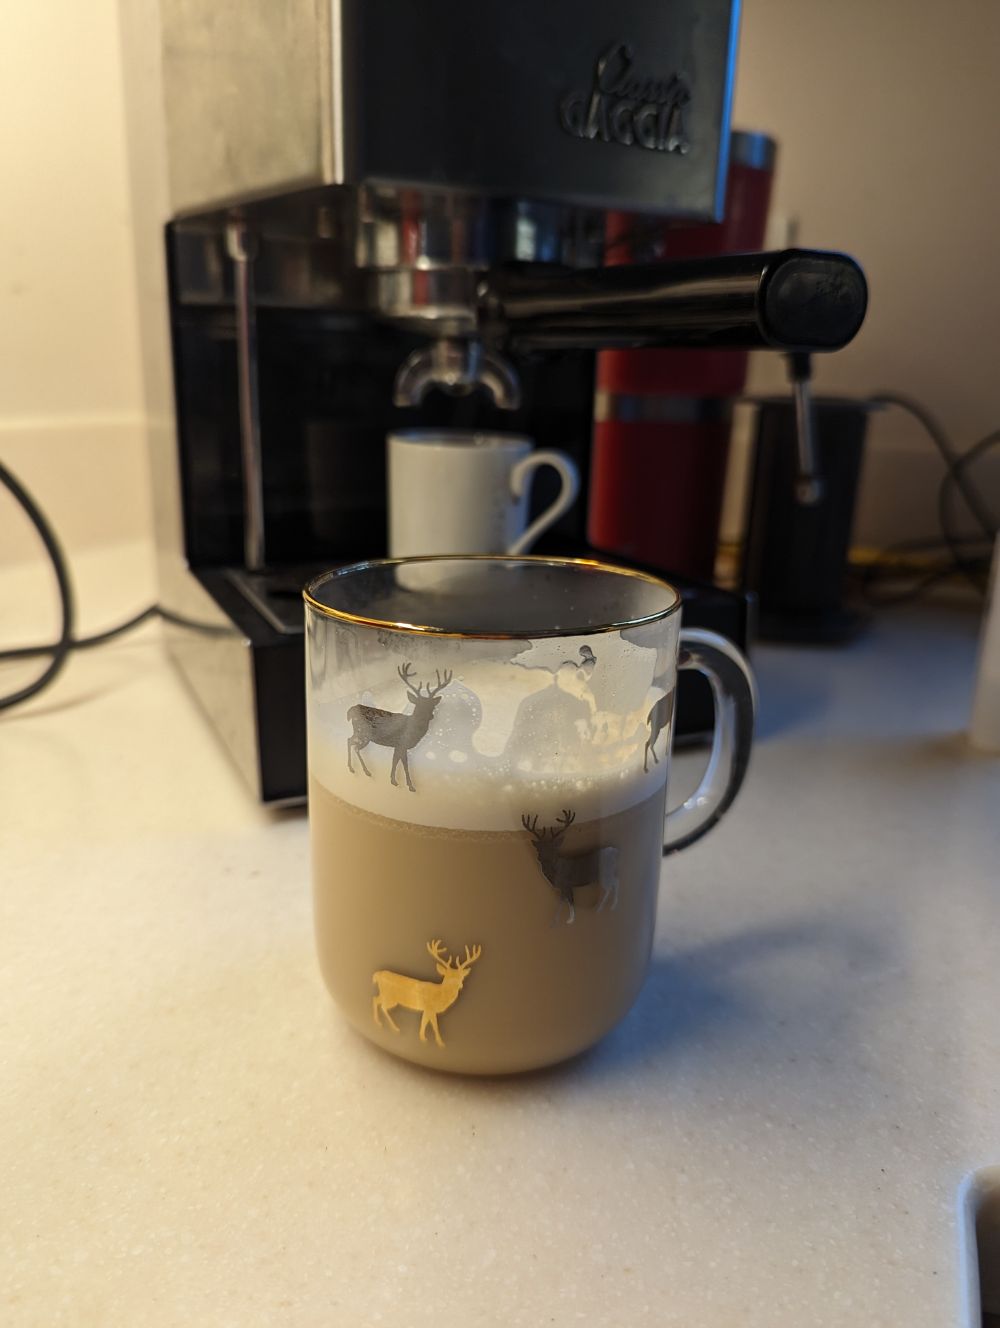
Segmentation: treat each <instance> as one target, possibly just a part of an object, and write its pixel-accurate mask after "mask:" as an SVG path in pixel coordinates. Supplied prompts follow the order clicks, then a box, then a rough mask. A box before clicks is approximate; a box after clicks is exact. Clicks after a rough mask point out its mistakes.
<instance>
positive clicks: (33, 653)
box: [0, 462, 232, 710]
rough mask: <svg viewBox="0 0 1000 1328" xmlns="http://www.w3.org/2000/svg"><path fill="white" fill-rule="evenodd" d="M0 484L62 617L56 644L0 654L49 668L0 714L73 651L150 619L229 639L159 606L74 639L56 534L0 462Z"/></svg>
mask: <svg viewBox="0 0 1000 1328" xmlns="http://www.w3.org/2000/svg"><path fill="white" fill-rule="evenodd" d="M0 484H3V485H4V486H5V488H6V489H7V490H8V491H9V492H10V493H11V495H12V496H13V498H14V499H15V501H16V502H18V503H19V504H20V506H21V507H22V509H23V510H24V512H25V515H26V516H27V517H28V519H29V521H30V522H31V524H32V525H33V526H34V528H35V530H36V531H37V533H38V537H39V539H40V540H41V541H42V545H43V547H44V549H45V552H46V554H47V555H48V559H49V562H50V563H51V565H52V571H53V573H54V574H55V578H56V585H57V587H58V590H59V604H60V613H61V625H60V630H59V639H58V640H57V641H52V642H50V643H48V644H45V645H34V646H17V647H14V648H12V649H10V650H0V663H10V662H12V661H15V660H23V659H40V658H44V657H45V656H50V658H49V662H48V664H47V665H46V666H45V668H44V669H43V670H42V672H41V673H40V674H39V675H38V677H37V678H36V679H35V680H34V682H31V683H29V684H28V685H27V686H26V687H22V688H20V689H19V690H18V691H16V692H11V693H10V694H9V695H8V696H0V710H9V709H11V707H13V706H16V705H21V704H22V703H23V702H24V701H28V700H30V699H31V697H33V696H37V695H38V693H39V692H41V691H43V690H44V688H46V687H48V685H49V684H50V683H51V682H53V681H54V680H55V678H56V675H57V674H58V673H59V672H60V670H61V669H62V668H63V667H64V666H65V664H66V661H67V660H68V659H69V656H70V654H71V653H72V652H73V651H74V650H89V649H91V648H92V647H94V646H102V645H104V644H105V642H107V641H113V640H114V639H115V637H118V636H122V635H123V634H124V633H125V632H131V631H132V630H133V629H134V628H136V627H141V626H142V624H143V623H144V622H148V621H149V619H151V618H162V619H163V620H164V621H165V622H169V623H173V624H175V625H176V626H178V627H187V628H190V629H191V630H193V631H197V632H206V633H210V634H211V635H213V636H217V635H230V634H231V633H232V628H230V627H225V626H221V625H218V624H215V623H203V622H196V621H195V620H194V619H192V618H185V617H183V616H182V615H181V614H179V613H173V612H172V611H171V610H170V609H164V608H162V607H161V606H160V605H159V604H150V605H149V607H148V608H145V609H143V610H142V612H141V613H137V614H135V615H134V616H133V617H131V618H128V619H127V620H126V621H125V622H122V623H118V624H117V625H116V626H115V627H109V628H107V629H106V630H105V631H103V632H95V633H93V635H91V636H79V637H77V636H74V635H73V626H74V620H75V606H74V597H73V587H72V583H71V581H70V575H69V566H68V564H67V562H66V557H65V555H64V553H63V551H62V548H61V547H60V544H59V541H58V539H57V538H56V535H55V532H54V531H53V529H52V527H51V526H50V525H49V522H48V520H47V519H46V517H45V515H44V513H43V512H42V510H41V508H40V507H39V506H38V504H37V503H36V502H35V500H34V499H33V498H32V496H31V494H30V493H28V491H27V489H26V488H25V487H24V485H23V484H22V483H21V482H20V480H18V479H17V478H16V476H14V475H12V474H11V472H10V471H9V470H8V469H7V467H6V466H4V465H3V463H2V462H0Z"/></svg>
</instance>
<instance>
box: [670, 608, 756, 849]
mask: <svg viewBox="0 0 1000 1328" xmlns="http://www.w3.org/2000/svg"><path fill="white" fill-rule="evenodd" d="M677 667H678V669H697V671H698V672H699V673H703V674H704V675H705V677H706V678H707V679H708V681H709V682H710V683H711V686H712V698H713V700H714V702H715V732H714V734H713V737H712V752H711V755H710V756H709V758H708V767H707V769H706V770H705V773H704V775H703V776H702V778H701V783H700V784H699V785H698V787H697V788H696V789H695V791H694V792H693V793H692V794H691V796H690V798H688V799H687V801H686V802H682V803H681V805H680V806H679V807H676V808H675V809H674V810H673V811H672V812H668V813H667V819H666V826H665V835H666V839H665V840H664V844H663V852H664V855H666V854H667V853H676V852H677V850H678V849H682V848H687V846H688V845H689V844H693V843H694V842H695V840H696V839H700V838H701V837H702V835H705V834H707V833H708V832H709V830H711V828H712V826H714V825H716V824H717V823H718V822H719V821H720V820H721V819H722V817H723V816H724V815H725V813H726V812H727V811H728V810H729V808H730V806H731V805H732V801H733V799H734V798H735V797H736V795H737V793H738V792H739V791H740V785H741V784H742V783H743V778H744V776H745V775H746V772H747V766H748V765H749V763H750V749H751V747H752V745H753V729H754V718H755V716H756V713H757V688H756V684H755V683H754V677H753V674H752V673H751V671H750V665H749V663H748V662H747V660H746V659H745V657H744V656H743V655H742V654H741V652H740V651H739V650H737V649H736V647H735V646H734V645H733V643H732V642H731V641H727V640H726V638H725V637H724V636H719V635H718V634H717V633H716V632H709V631H706V630H704V629H703V628H700V627H689V628H682V629H681V636H680V654H679V656H678V660H677Z"/></svg>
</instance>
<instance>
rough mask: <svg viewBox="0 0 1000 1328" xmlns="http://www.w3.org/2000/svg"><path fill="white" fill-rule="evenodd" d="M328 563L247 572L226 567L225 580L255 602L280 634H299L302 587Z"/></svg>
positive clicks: (302, 622) (301, 629)
mask: <svg viewBox="0 0 1000 1328" xmlns="http://www.w3.org/2000/svg"><path fill="white" fill-rule="evenodd" d="M331 566H335V564H331V563H314V564H311V565H305V566H296V567H275V568H269V569H268V570H267V571H265V572H247V571H245V570H244V569H243V568H229V569H227V571H226V580H227V581H229V582H230V584H231V585H233V586H235V587H236V589H237V590H238V591H239V592H240V594H241V595H243V597H244V598H245V599H247V600H249V601H250V603H251V604H252V605H253V606H254V608H255V609H256V610H257V612H258V613H259V614H260V615H261V617H262V618H263V619H264V620H265V621H266V622H267V623H269V624H270V625H271V626H272V627H273V628H274V630H275V631H276V632H280V633H281V634H282V635H283V636H301V635H302V634H303V632H304V631H305V626H306V624H305V615H304V613H303V608H302V587H303V586H304V585H306V583H307V582H309V581H311V580H312V579H313V577H314V576H319V574H320V573H321V572H327V571H329V570H330V567H331Z"/></svg>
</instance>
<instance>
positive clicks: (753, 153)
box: [587, 131, 776, 581]
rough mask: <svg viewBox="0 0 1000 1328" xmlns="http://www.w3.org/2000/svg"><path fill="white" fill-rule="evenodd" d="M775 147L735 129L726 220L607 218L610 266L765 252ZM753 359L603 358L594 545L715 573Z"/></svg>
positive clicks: (692, 571) (591, 517) (693, 572)
mask: <svg viewBox="0 0 1000 1328" xmlns="http://www.w3.org/2000/svg"><path fill="white" fill-rule="evenodd" d="M775 152H776V148H775V143H774V140H773V139H771V138H768V137H767V135H765V134H751V133H743V132H739V131H736V132H734V133H733V134H732V136H731V139H730V152H729V171H728V176H727V187H726V211H725V216H724V218H723V220H722V221H721V222H720V223H718V224H716V225H698V226H685V225H682V224H681V225H679V224H677V223H676V222H674V223H664V222H662V221H658V220H654V219H650V218H646V217H637V216H635V215H634V214H630V213H624V212H612V213H609V214H608V218H607V243H606V252H605V263H606V264H608V265H614V264H619V263H631V262H639V261H649V260H650V259H651V258H663V259H667V258H700V257H705V256H709V255H716V254H728V253H742V252H745V251H749V250H754V249H760V248H762V247H763V243H764V233H765V230H766V228H767V213H768V206H769V203H770V198H771V182H772V179H773V176H774V159H775ZM748 358H749V357H748V356H747V354H746V353H742V354H741V353H738V352H735V351H730V350H718V351H713V350H687V351H685V350H608V351H602V352H601V353H600V354H599V355H598V356H597V397H596V401H595V408H594V421H595V423H594V442H593V452H592V458H591V478H590V505H589V509H588V524H587V534H588V537H589V540H590V542H591V544H593V545H594V546H595V547H596V548H599V549H603V550H606V551H607V552H610V553H618V554H621V555H622V556H625V557H629V558H634V559H636V560H637V561H639V562H643V563H648V564H650V565H651V566H654V567H659V568H662V569H663V570H664V571H667V572H672V573H674V574H675V575H677V576H686V577H692V578H694V579H696V580H701V581H708V580H711V578H712V573H713V569H714V566H715V551H716V545H717V543H718V538H719V519H720V516H721V513H722V497H723V490H724V487H725V480H726V465H727V462H728V458H729V436H730V430H731V425H732V399H733V398H734V397H736V396H739V395H740V393H741V392H742V391H743V387H744V384H745V382H746V375H747V365H748Z"/></svg>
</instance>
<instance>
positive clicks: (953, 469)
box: [938, 429, 1000, 591]
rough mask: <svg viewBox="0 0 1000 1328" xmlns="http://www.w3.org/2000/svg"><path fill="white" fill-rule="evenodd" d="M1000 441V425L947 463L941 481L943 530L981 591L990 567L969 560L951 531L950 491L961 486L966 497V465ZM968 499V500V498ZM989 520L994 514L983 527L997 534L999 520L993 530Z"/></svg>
mask: <svg viewBox="0 0 1000 1328" xmlns="http://www.w3.org/2000/svg"><path fill="white" fill-rule="evenodd" d="M997 443H1000V429H994V431H993V432H992V433H988V434H987V435H986V437H985V438H980V440H979V442H978V443H976V444H975V445H974V446H972V447H970V448H969V450H968V451H967V452H963V453H962V455H961V456H958V457H956V458H955V460H954V461H953V462H952V464H951V465H950V466H949V467H948V470H947V472H946V474H945V476H944V479H943V480H942V481H941V485H940V487H939V489H938V520H939V522H940V524H941V529H942V531H943V532H944V533H945V538H946V539H947V541H948V546H949V548H950V549H951V551H952V556H953V557H954V558H955V560H956V562H957V564H958V565H959V566H960V568H961V569H962V571H963V573H964V574H965V576H966V577H968V579H969V580H970V581H972V583H973V585H974V586H975V587H976V589H977V590H981V591H985V589H986V579H987V568H986V566H984V565H983V564H982V563H970V562H969V561H968V559H967V558H965V557H964V555H963V554H962V551H961V548H960V547H959V539H958V537H957V536H955V535H954V534H953V533H952V528H951V509H950V501H951V491H952V488H953V487H955V488H958V489H960V490H961V493H962V496H963V497H965V487H964V484H965V483H966V482H967V481H966V479H965V470H966V468H967V467H968V466H970V465H971V464H972V462H974V461H978V460H979V458H980V457H982V456H985V454H986V453H987V452H988V451H989V450H990V448H992V447H995V446H996V445H997ZM966 501H967V502H968V499H967V498H966ZM990 521H991V518H990V519H988V521H987V525H986V526H985V527H984V534H986V535H990V534H991V535H992V537H994V538H995V537H996V535H997V533H998V530H1000V527H998V525H997V523H996V522H995V521H993V522H992V530H991V529H990Z"/></svg>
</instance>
